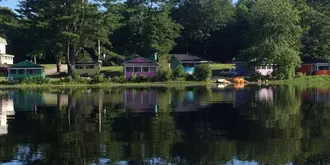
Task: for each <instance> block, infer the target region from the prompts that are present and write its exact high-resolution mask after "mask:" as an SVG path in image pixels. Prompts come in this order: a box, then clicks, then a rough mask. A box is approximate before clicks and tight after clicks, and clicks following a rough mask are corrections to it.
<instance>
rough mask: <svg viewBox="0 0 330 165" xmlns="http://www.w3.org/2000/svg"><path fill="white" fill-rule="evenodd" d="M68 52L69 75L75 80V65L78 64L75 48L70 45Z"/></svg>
mask: <svg viewBox="0 0 330 165" xmlns="http://www.w3.org/2000/svg"><path fill="white" fill-rule="evenodd" d="M67 47H68V50H67V54H66V61H67V65H68V74H69V76H71V77H72V78H73V76H74V73H75V63H76V55H75V50H74V47H73V46H72V45H71V44H68V46H67Z"/></svg>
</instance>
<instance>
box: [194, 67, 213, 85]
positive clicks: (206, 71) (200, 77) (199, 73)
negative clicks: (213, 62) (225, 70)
mask: <svg viewBox="0 0 330 165" xmlns="http://www.w3.org/2000/svg"><path fill="white" fill-rule="evenodd" d="M211 77H212V70H211V67H210V65H208V64H201V65H198V66H197V67H196V68H195V72H194V79H195V80H197V81H207V80H208V79H210V78H211Z"/></svg>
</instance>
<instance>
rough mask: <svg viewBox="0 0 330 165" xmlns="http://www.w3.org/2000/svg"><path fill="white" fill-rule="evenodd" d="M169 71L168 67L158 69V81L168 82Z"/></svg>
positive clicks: (169, 77)
mask: <svg viewBox="0 0 330 165" xmlns="http://www.w3.org/2000/svg"><path fill="white" fill-rule="evenodd" d="M171 75H172V73H171V69H170V68H168V67H160V68H159V70H158V76H157V79H158V81H168V80H170V79H171Z"/></svg>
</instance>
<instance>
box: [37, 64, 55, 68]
mask: <svg viewBox="0 0 330 165" xmlns="http://www.w3.org/2000/svg"><path fill="white" fill-rule="evenodd" d="M40 65H41V66H43V67H45V69H53V68H56V64H40Z"/></svg>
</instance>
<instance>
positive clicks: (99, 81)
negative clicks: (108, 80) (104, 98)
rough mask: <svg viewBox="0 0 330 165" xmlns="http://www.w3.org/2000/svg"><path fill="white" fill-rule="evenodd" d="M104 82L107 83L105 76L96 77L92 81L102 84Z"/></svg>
mask: <svg viewBox="0 0 330 165" xmlns="http://www.w3.org/2000/svg"><path fill="white" fill-rule="evenodd" d="M104 81H105V79H104V76H103V74H98V75H95V76H94V77H93V79H92V83H102V82H104Z"/></svg>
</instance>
